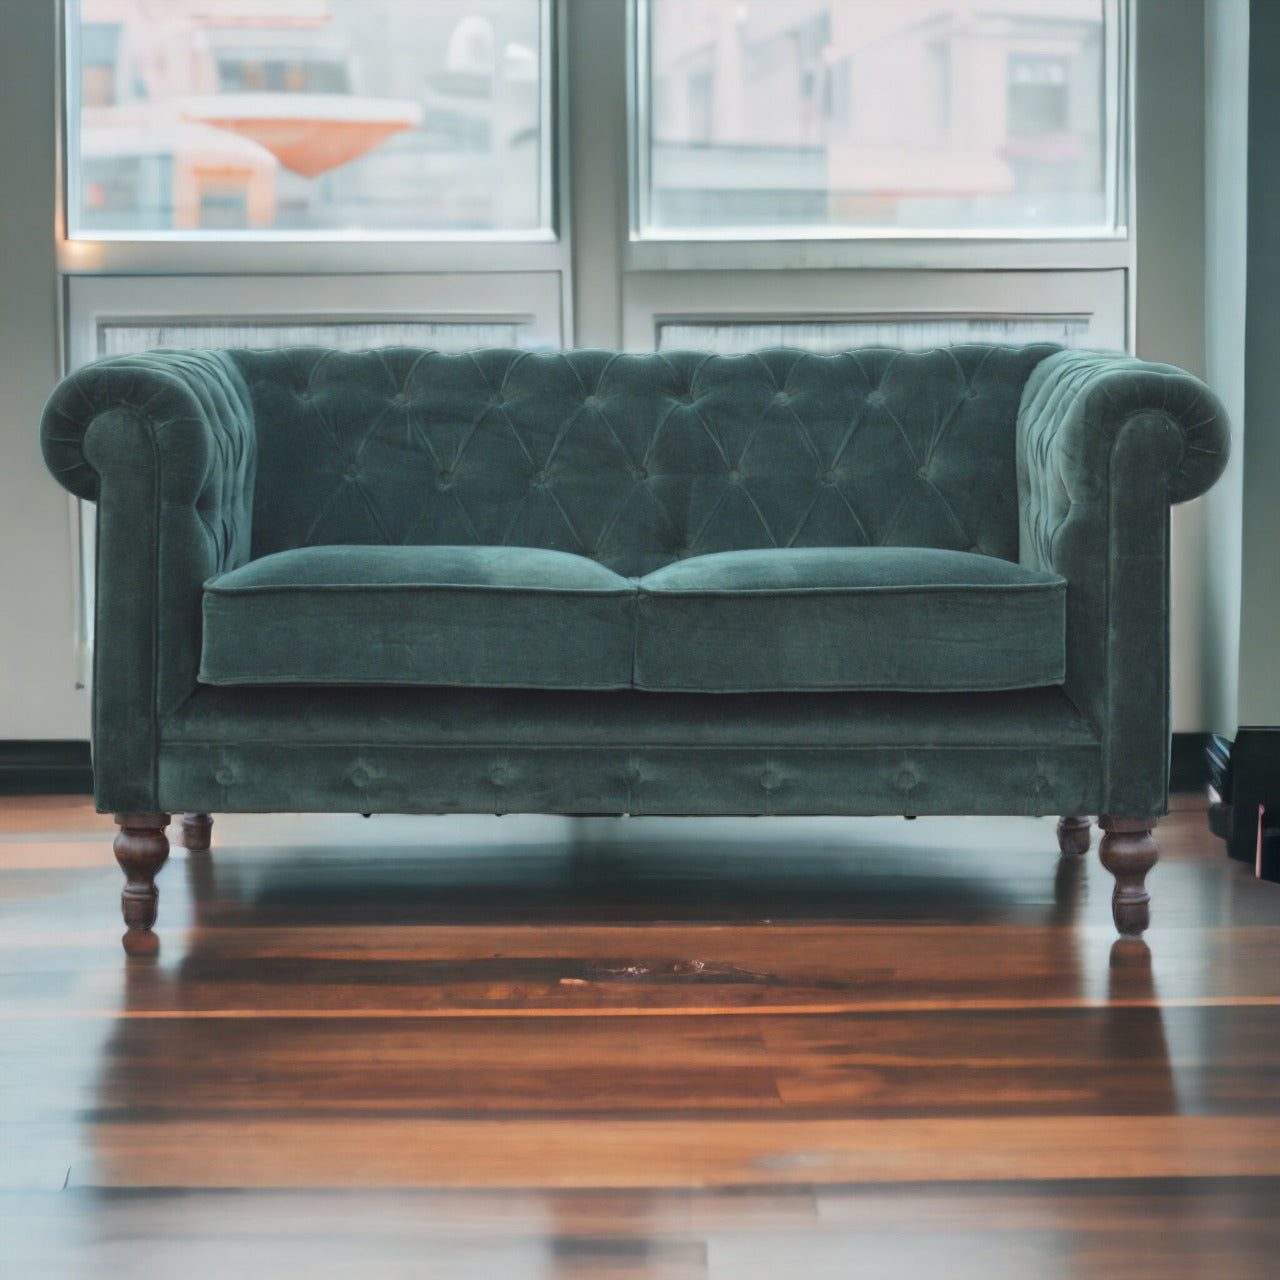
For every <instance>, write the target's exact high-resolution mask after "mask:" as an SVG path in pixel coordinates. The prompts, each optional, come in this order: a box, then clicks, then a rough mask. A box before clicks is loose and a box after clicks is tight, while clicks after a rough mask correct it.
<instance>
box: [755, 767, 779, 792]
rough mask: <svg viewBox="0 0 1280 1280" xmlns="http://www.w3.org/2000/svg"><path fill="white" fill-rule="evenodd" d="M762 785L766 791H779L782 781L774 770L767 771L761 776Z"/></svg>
mask: <svg viewBox="0 0 1280 1280" xmlns="http://www.w3.org/2000/svg"><path fill="white" fill-rule="evenodd" d="M760 785H761V786H762V787H763V788H764V789H765V790H766V791H777V789H778V788H779V787H780V786H782V779H781V778H780V777H778V775H777V774H776V773H774V771H773V770H772V769H766V770H765V771H764V772H763V773H762V774H761V775H760Z"/></svg>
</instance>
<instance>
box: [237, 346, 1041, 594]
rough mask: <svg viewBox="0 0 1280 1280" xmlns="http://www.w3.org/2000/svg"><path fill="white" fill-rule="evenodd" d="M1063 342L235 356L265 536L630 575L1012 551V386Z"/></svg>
mask: <svg viewBox="0 0 1280 1280" xmlns="http://www.w3.org/2000/svg"><path fill="white" fill-rule="evenodd" d="M1056 350H1057V348H1056V347H1053V346H1048V345H1042V346H1034V347H1022V348H1004V347H991V346H966V347H952V348H949V349H944V350H939V351H930V352H924V353H920V354H906V353H904V352H901V351H891V350H882V349H868V350H863V351H849V352H844V353H841V354H838V355H826V356H823V355H810V354H807V353H804V352H799V351H785V350H778V351H762V352H758V353H755V354H752V355H746V356H714V355H706V354H697V353H692V352H680V353H666V354H659V355H619V354H616V353H611V352H604V351H571V352H564V353H533V352H520V351H507V350H489V351H476V352H469V353H466V354H462V355H446V354H442V353H440V352H437V351H421V350H409V349H401V348H396V349H389V350H382V351H368V352H357V353H354V354H344V353H339V352H333V351H325V350H321V349H316V348H297V349H293V350H285V351H237V352H235V353H234V358H235V359H236V361H237V362H238V364H239V365H240V367H241V369H242V370H243V372H244V375H245V378H246V381H247V383H248V385H249V387H250V391H251V395H252V398H253V402H254V411H255V416H256V420H257V432H258V470H257V489H256V493H255V502H254V523H253V554H254V556H262V555H266V554H269V553H271V552H275V551H283V550H287V549H289V548H292V547H302V546H314V545H321V544H334V543H365V544H368V543H387V544H420V543H440V544H477V543H487V544H511V545H524V546H533V547H546V548H551V549H555V550H561V551H571V552H576V553H577V554H579V555H586V556H590V557H592V558H593V559H596V560H598V561H600V562H601V563H602V564H604V565H606V566H607V567H609V568H610V569H613V570H615V571H616V572H618V573H622V574H627V575H639V574H643V573H648V572H649V571H651V570H653V569H657V568H660V567H661V566H663V565H666V564H669V563H671V562H672V561H673V560H677V559H680V558H682V557H684V556H689V555H700V554H704V553H707V552H712V551H726V550H734V549H739V548H751V547H772V546H779V547H789V546H864V545H878V546H928V547H945V548H953V549H959V550H966V551H980V552H983V553H985V554H988V555H993V556H1001V557H1004V558H1006V559H1011V560H1016V559H1017V558H1018V503H1017V477H1016V468H1015V462H1014V442H1015V419H1016V416H1017V411H1018V403H1019V399H1020V397H1021V395H1022V390H1023V386H1024V384H1025V383H1026V381H1027V378H1028V375H1029V374H1030V372H1031V370H1032V369H1033V368H1034V367H1035V365H1036V364H1038V363H1039V362H1040V361H1041V360H1042V359H1044V357H1045V356H1047V355H1049V354H1051V353H1052V352H1054V351H1056Z"/></svg>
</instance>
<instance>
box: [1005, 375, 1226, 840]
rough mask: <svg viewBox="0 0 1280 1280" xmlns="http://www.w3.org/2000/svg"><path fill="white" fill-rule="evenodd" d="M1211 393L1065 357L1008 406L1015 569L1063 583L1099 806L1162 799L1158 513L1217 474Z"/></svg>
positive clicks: (1162, 543)
mask: <svg viewBox="0 0 1280 1280" xmlns="http://www.w3.org/2000/svg"><path fill="white" fill-rule="evenodd" d="M1228 446H1229V430H1228V426H1227V418H1226V414H1225V412H1224V410H1223V408H1222V405H1221V403H1220V402H1219V401H1218V399H1217V397H1216V396H1214V395H1213V393H1212V392H1211V391H1210V390H1209V389H1208V388H1207V387H1206V386H1205V385H1204V384H1203V383H1202V382H1200V381H1199V380H1198V379H1196V378H1194V377H1192V376H1191V375H1190V374H1188V373H1185V372H1183V371H1182V370H1181V369H1176V368H1173V367H1172V366H1170V365H1161V364H1151V363H1148V362H1145V361H1142V360H1136V359H1133V358H1132V357H1129V356H1122V355H1112V354H1105V353H1097V352H1081V351H1063V352H1059V353H1058V354H1056V355H1053V356H1050V357H1048V358H1047V359H1045V360H1043V361H1042V362H1041V363H1040V364H1039V365H1038V366H1037V367H1036V368H1035V369H1034V370H1033V371H1032V374H1031V377H1030V378H1029V379H1028V381H1027V386H1026V389H1025V391H1024V392H1023V396H1022V403H1021V406H1020V408H1019V411H1018V501H1019V546H1020V558H1021V561H1022V563H1023V564H1024V565H1026V566H1028V567H1030V568H1035V569H1050V570H1053V571H1054V572H1056V573H1059V574H1061V575H1062V576H1063V577H1064V578H1066V580H1067V584H1068V586H1067V678H1066V684H1065V688H1066V692H1067V694H1068V696H1069V697H1070V698H1071V699H1072V701H1073V702H1075V704H1076V706H1077V707H1079V709H1080V710H1081V711H1082V712H1083V713H1084V714H1085V715H1086V716H1087V717H1088V718H1089V719H1090V720H1091V721H1092V722H1093V724H1094V726H1095V728H1096V729H1097V730H1098V731H1099V733H1100V734H1101V736H1102V741H1103V752H1104V764H1103V772H1104V778H1105V783H1104V795H1103V804H1102V811H1103V812H1104V813H1108V814H1111V815H1113V816H1124V817H1144V816H1149V815H1154V814H1160V813H1163V812H1164V811H1165V809H1166V807H1167V804H1168V752H1169V738H1170V720H1169V507H1170V504H1171V503H1174V502H1185V501H1187V500H1188V499H1190V498H1195V497H1198V496H1199V495H1200V494H1202V493H1204V492H1205V491H1206V490H1207V489H1208V488H1209V487H1210V486H1211V485H1212V484H1213V483H1214V481H1215V480H1217V478H1218V477H1219V476H1220V475H1221V474H1222V471H1223V468H1224V467H1225V466H1226V460H1227V451H1228Z"/></svg>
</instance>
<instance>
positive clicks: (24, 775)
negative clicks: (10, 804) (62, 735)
mask: <svg viewBox="0 0 1280 1280" xmlns="http://www.w3.org/2000/svg"><path fill="white" fill-rule="evenodd" d="M92 794H93V764H92V762H91V760H90V756H89V744H88V743H87V742H80V741H76V740H74V739H47V740H41V739H30V740H22V739H19V740H10V741H7V742H3V741H0V796H41V795H46V796H47V795H58V796H66V795H92Z"/></svg>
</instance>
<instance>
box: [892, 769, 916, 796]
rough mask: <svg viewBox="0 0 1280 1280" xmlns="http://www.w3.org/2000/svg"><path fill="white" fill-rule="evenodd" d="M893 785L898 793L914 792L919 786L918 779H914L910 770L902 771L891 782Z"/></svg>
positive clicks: (914, 776)
mask: <svg viewBox="0 0 1280 1280" xmlns="http://www.w3.org/2000/svg"><path fill="white" fill-rule="evenodd" d="M893 785H894V786H895V787H897V788H898V790H899V791H914V790H915V789H916V787H918V786H919V785H920V779H919V778H917V777H916V775H915V773H914V771H913V770H911V769H903V770H902V771H901V772H900V773H899V774H898V776H897V777H896V778H894V780H893Z"/></svg>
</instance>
